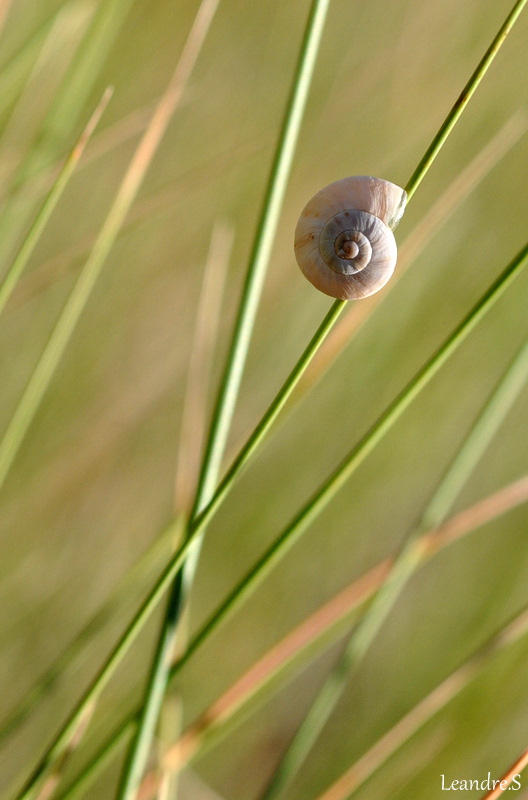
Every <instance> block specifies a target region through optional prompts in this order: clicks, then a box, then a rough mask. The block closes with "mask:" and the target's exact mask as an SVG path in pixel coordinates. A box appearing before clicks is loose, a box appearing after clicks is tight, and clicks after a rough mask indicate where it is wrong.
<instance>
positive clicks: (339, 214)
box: [295, 175, 407, 300]
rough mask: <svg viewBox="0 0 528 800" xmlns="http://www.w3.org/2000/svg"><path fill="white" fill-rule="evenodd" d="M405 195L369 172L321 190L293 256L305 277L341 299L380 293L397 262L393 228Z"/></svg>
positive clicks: (310, 207) (299, 227)
mask: <svg viewBox="0 0 528 800" xmlns="http://www.w3.org/2000/svg"><path fill="white" fill-rule="evenodd" d="M406 199H407V195H406V193H405V191H404V190H403V189H401V188H400V187H399V186H396V185H395V184H394V183H390V182H389V181H385V180H382V179H380V178H371V177H369V176H366V175H356V176H353V177H351V178H343V179H342V180H340V181H336V182H335V183H331V184H330V185H329V186H326V187H325V188H324V189H321V191H319V192H317V194H316V195H314V197H312V199H311V200H310V201H309V202H308V204H307V205H306V207H305V208H304V210H303V212H302V214H301V217H300V219H299V222H298V223H297V228H296V230H295V257H296V259H297V263H298V264H299V266H300V268H301V270H302V271H303V273H304V275H305V276H306V277H307V278H308V280H309V281H310V282H311V283H313V285H314V286H315V287H316V288H317V289H320V290H321V291H322V292H324V293H325V294H328V295H330V296H331V297H337V298H340V299H342V300H354V299H359V298H361V297H368V296H369V295H371V294H374V292H377V291H379V289H381V288H382V286H384V285H385V284H386V283H387V281H388V280H389V278H390V277H391V275H392V273H393V272H394V267H395V266H396V259H397V249H396V241H395V239H394V234H393V233H392V229H393V228H394V227H396V225H397V224H398V221H399V220H400V218H401V216H402V214H403V212H404V209H405V202H406Z"/></svg>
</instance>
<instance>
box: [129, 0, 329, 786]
mask: <svg viewBox="0 0 528 800" xmlns="http://www.w3.org/2000/svg"><path fill="white" fill-rule="evenodd" d="M328 6H329V0H313V2H312V6H311V9H310V13H309V16H308V21H307V24H306V29H305V33H304V37H303V41H302V43H301V48H300V54H299V58H298V62H297V67H296V70H295V74H294V78H293V86H292V90H291V93H290V97H289V99H288V103H287V106H286V111H285V115H284V121H283V124H282V128H281V132H280V135H279V140H278V144H277V148H276V152H275V157H274V160H273V164H272V167H271V171H270V177H269V182H268V186H267V190H266V194H265V197H264V202H263V207H262V211H261V214H260V220H259V224H258V227H257V232H256V236H255V241H254V244H253V249H252V253H251V256H250V261H249V265H248V270H247V273H246V280H245V283H244V288H243V291H242V296H241V299H240V303H239V310H238V314H237V318H236V321H235V326H234V331H233V336H232V339H231V343H230V347H229V351H228V356H227V361H226V365H225V368H224V373H223V376H222V380H221V383H220V388H219V392H218V397H217V401H216V405H215V408H214V411H213V418H212V422H211V427H210V430H209V435H208V439H207V444H206V448H205V454H204V458H203V463H202V468H201V471H200V476H199V480H198V487H197V490H196V496H195V501H194V505H193V509H192V512H191V522H190V530H191V531H192V522H193V520H194V519H195V518H196V516H197V515H198V514H199V512H200V511H201V510H202V509H203V507H204V506H205V505H206V503H208V502H209V501H210V499H211V498H212V496H213V493H214V489H215V487H216V484H217V482H218V474H219V471H220V466H221V461H222V458H223V455H224V450H225V445H226V441H227V436H228V433H229V429H230V426H231V420H232V417H233V413H234V409H235V404H236V399H237V396H238V390H239V387H240V382H241V380H242V373H243V371H244V366H245V362H246V358H247V353H248V349H249V343H250V340H251V335H252V331H253V326H254V323H255V318H256V314H257V310H258V305H259V302H260V296H261V293H262V287H263V283H264V278H265V274H266V270H267V267H268V264H269V260H270V256H271V249H272V246H273V242H274V239H275V232H276V229H277V225H278V222H279V216H280V212H281V209H282V205H283V201H284V195H285V192H286V186H287V182H288V178H289V174H290V171H291V166H292V162H293V156H294V153H295V148H296V145H297V140H298V137H299V131H300V127H301V122H302V118H303V114H304V109H305V106H306V100H307V97H308V91H309V88H310V84H311V79H312V75H313V71H314V67H315V61H316V57H317V53H318V50H319V44H320V41H321V37H322V32H323V28H324V23H325V19H326V14H327V11H328ZM203 530H204V528H202V532H201V533H200V535H196V536H194V538H193V542H192V547H191V548H190V550H189V552H188V555H187V557H186V560H185V564H184V567H183V569H182V571H181V574H179V575H177V576H176V579H175V584H174V587H173V589H172V593H171V596H170V597H169V602H168V607H167V612H166V615H165V620H164V623H163V626H162V630H161V633H160V638H159V640H158V643H157V648H156V653H155V655H154V661H153V664H152V667H151V670H150V676H149V680H148V685H147V690H146V694H145V699H144V707H143V712H142V716H141V719H140V723H139V726H138V730H137V733H136V736H135V738H134V741H133V744H132V747H131V749H130V752H129V754H128V757H127V760H126V763H125V767H124V770H123V774H122V778H121V782H120V787H119V791H118V800H130V799H131V798H133V797H134V796H135V794H136V791H137V787H138V785H139V782H140V780H141V775H142V774H143V771H144V767H145V763H146V760H147V758H148V754H149V751H150V745H151V742H152V739H153V736H154V730H155V726H156V722H157V719H158V716H159V711H160V708H161V704H162V701H163V697H164V694H165V690H166V686H167V680H168V676H169V670H170V654H171V652H172V651H173V650H174V644H175V640H176V635H177V630H178V622H179V619H180V615H181V610H182V608H183V607H184V605H185V603H186V599H187V595H188V591H189V589H190V586H191V584H192V581H193V578H194V573H195V570H196V566H197V563H198V558H199V554H200V549H201V543H202V540H203Z"/></svg>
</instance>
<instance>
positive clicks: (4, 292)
mask: <svg viewBox="0 0 528 800" xmlns="http://www.w3.org/2000/svg"><path fill="white" fill-rule="evenodd" d="M112 92H113V89H111V88H108V89H106V91H105V92H104V94H103V96H102V98H101V100H100V102H99V104H98V106H97V108H96V109H95V111H94V112H93V114H92V115H91V117H90V119H89V120H88V123H87V125H86V127H85V129H84V130H83V132H82V133H81V135H80V137H79V139H78V140H77V142H76V144H75V146H74V148H73V149H72V151H71V152H70V154H69V156H68V158H67V159H66V161H65V162H64V165H63V167H62V169H61V170H60V172H59V174H58V176H57V178H56V180H55V183H54V184H53V186H52V188H51V190H50V192H49V194H48V196H47V197H46V199H45V200H44V203H43V204H42V206H41V208H40V210H39V212H38V214H37V216H36V218H35V221H34V222H33V224H32V225H31V228H30V229H29V231H28V233H27V235H26V237H25V239H24V242H23V243H22V245H21V247H20V249H19V251H18V253H17V254H16V256H15V258H14V259H13V262H12V264H11V266H10V267H9V269H8V270H7V272H6V274H5V276H4V278H3V279H2V282H1V283H0V314H1V313H2V311H3V310H4V308H5V305H6V303H7V301H8V300H9V298H10V296H11V294H12V292H13V290H14V288H15V286H16V284H17V282H18V279H19V278H20V275H21V274H22V272H23V270H24V269H25V267H26V265H27V263H28V261H29V259H30V257H31V255H32V253H33V251H34V249H35V246H36V244H37V242H38V240H39V239H40V236H41V235H42V232H43V231H44V228H45V227H46V224H47V222H48V220H49V218H50V216H51V215H52V213H53V211H54V209H55V206H56V205H57V203H58V202H59V199H60V197H61V196H62V193H63V192H64V190H65V188H66V186H67V185H68V183H69V180H70V178H71V177H72V175H73V172H74V170H75V168H76V166H77V164H78V163H79V160H80V158H81V156H82V154H83V152H84V149H85V147H86V145H87V144H88V142H89V140H90V138H91V136H92V134H93V132H94V130H95V127H96V126H97V124H98V122H99V120H100V118H101V116H102V114H103V112H104V110H105V108H106V106H107V105H108V102H109V100H110V97H111V96H112Z"/></svg>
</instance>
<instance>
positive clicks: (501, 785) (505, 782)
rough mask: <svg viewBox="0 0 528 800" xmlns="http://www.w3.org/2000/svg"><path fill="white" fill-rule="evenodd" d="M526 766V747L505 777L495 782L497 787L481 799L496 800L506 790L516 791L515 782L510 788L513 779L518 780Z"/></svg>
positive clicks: (527, 749)
mask: <svg viewBox="0 0 528 800" xmlns="http://www.w3.org/2000/svg"><path fill="white" fill-rule="evenodd" d="M526 766H528V747H527V748H526V750H524V751H523V752H522V753H521V755H520V756H519V758H518V759H517V760H516V761H515V762H514V763H513V764H512V765H511V767H510V768H509V770H508V771H507V772H506V774H505V775H503V776H502V778H501V779H500V780H498V781H497V783H498V786H495V788H494V789H492V790H491V791H490V792H488V794H487V795H486V796H485V797H484V798H483V800H497V797H500V796H501V794H502V793H503V792H505V791H507V789H508V788H511V789H514V790H515V789H518V788H519V786H517V782H516V784H515V785H514V786H511V784H512V782H513V779H514V778H519V777H520V775H521V772H522V771H523V770H524V769H525V767H526Z"/></svg>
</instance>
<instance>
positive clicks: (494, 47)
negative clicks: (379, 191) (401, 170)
mask: <svg viewBox="0 0 528 800" xmlns="http://www.w3.org/2000/svg"><path fill="white" fill-rule="evenodd" d="M525 5H526V0H517V2H516V3H515V5H514V6H513V8H512V10H511V11H510V13H509V14H508V16H507V17H506V19H505V21H504V23H503V24H502V26H501V27H500V29H499V31H498V33H497V35H496V36H495V38H494V40H493V41H492V43H491V44H490V46H489V47H488V49H487V50H486V52H485V53H484V55H483V57H482V59H481V61H480V62H479V64H478V66H477V68H476V70H475V72H474V73H473V75H472V76H471V78H470V79H469V81H468V82H467V84H466V85H465V86H464V88H463V89H462V92H461V94H460V96H459V98H458V100H457V101H456V103H455V104H454V106H453V108H452V109H451V111H450V112H449V114H448V115H447V117H446V118H445V120H444V122H443V123H442V125H441V126H440V129H439V131H438V133H437V134H436V136H435V137H434V139H433V141H432V142H431V145H430V147H429V148H428V150H427V152H426V153H425V155H424V157H423V158H422V160H421V161H420V163H419V164H418V166H417V167H416V169H415V171H414V172H413V174H412V175H411V178H410V180H409V182H408V184H407V186H406V187H405V191H406V192H407V196H408V199H409V200H410V199H411V197H412V196H413V194H414V193H415V191H416V189H417V188H418V186H419V185H420V183H421V182H422V180H423V178H424V176H425V174H426V173H427V172H428V170H429V169H430V167H431V165H432V163H433V161H434V160H435V158H436V156H437V155H438V153H439V152H440V150H441V149H442V147H443V146H444V144H445V142H446V139H447V137H448V136H449V134H450V133H451V131H452V129H453V127H454V126H455V125H456V123H457V121H458V118H459V117H460V115H461V114H462V112H463V111H464V109H465V107H466V106H467V104H468V103H469V101H470V99H471V97H472V95H473V93H474V92H475V90H476V88H477V86H478V85H479V83H480V82H481V80H482V78H483V77H484V75H485V74H486V72H487V71H488V69H489V67H490V66H491V64H492V63H493V60H494V58H495V56H496V55H497V53H498V52H499V50H500V48H501V47H502V45H503V44H504V40H505V39H506V37H507V35H508V33H509V32H510V31H511V29H512V28H513V26H514V25H515V23H516V21H517V19H518V17H519V14H520V13H521V11H522V10H523V8H524V6H525Z"/></svg>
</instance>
